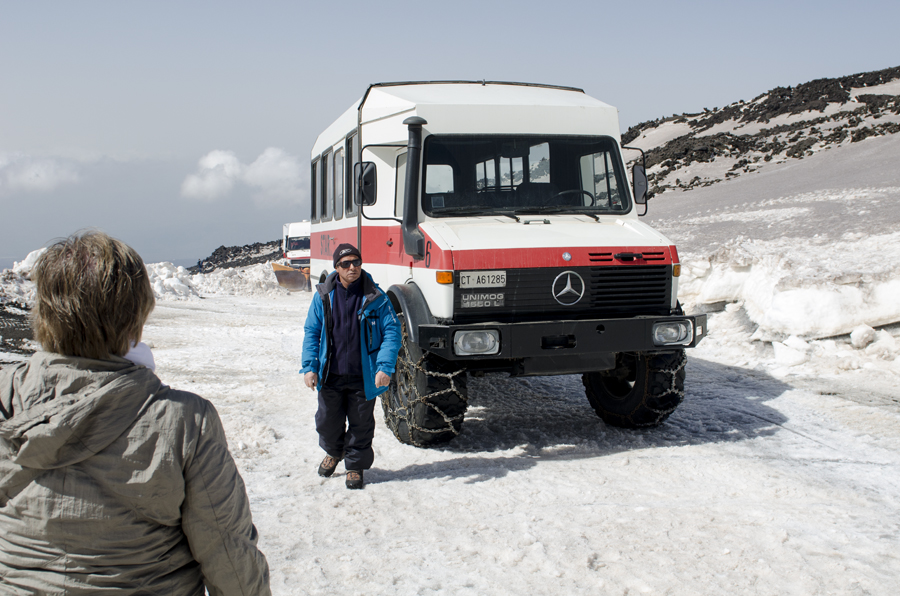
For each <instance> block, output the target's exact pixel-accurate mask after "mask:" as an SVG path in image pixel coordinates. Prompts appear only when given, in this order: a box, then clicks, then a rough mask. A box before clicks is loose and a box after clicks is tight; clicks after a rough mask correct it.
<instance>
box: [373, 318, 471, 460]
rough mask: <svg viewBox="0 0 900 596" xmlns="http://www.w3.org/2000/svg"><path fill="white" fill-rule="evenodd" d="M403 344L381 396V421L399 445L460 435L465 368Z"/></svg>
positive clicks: (436, 441)
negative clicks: (386, 386)
mask: <svg viewBox="0 0 900 596" xmlns="http://www.w3.org/2000/svg"><path fill="white" fill-rule="evenodd" d="M401 325H402V327H403V343H402V345H401V347H400V352H399V354H397V370H396V372H395V373H394V375H392V377H391V386H390V388H389V389H388V390H387V391H386V392H384V393H382V394H381V405H382V407H383V408H384V420H385V422H386V423H387V426H388V428H390V429H391V431H392V432H393V433H394V436H395V437H397V440H398V441H400V442H401V443H407V444H410V445H415V446H417V447H428V446H431V445H437V444H440V443H446V442H447V441H449V440H450V439H452V438H453V437H455V436H456V435H458V434H459V432H460V430H461V428H462V423H463V418H464V417H465V414H466V408H467V407H468V391H467V387H466V372H465V369H463V368H460V367H459V366H457V365H455V364H453V363H451V362H449V361H447V360H444V359H443V358H440V357H438V356H435V355H434V354H431V353H430V352H423V351H422V350H421V349H420V348H419V347H418V346H416V345H414V344H412V343H411V342H410V341H409V335H408V334H407V332H406V323H405V321H402V317H401Z"/></svg>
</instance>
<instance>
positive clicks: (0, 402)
mask: <svg viewBox="0 0 900 596" xmlns="http://www.w3.org/2000/svg"><path fill="white" fill-rule="evenodd" d="M32 278H33V279H34V281H35V284H36V287H37V301H36V305H35V308H34V312H33V326H34V330H35V337H36V339H37V340H38V341H39V342H40V343H41V345H42V347H43V350H44V351H40V352H37V353H36V354H34V356H32V357H31V359H30V360H29V361H28V362H24V363H22V364H19V365H17V366H14V367H11V368H7V369H5V370H3V371H0V594H4V595H6V594H23V595H24V594H45V593H54V594H68V595H75V594H92V595H94V594H98V595H103V594H117V595H119V594H172V595H197V596H202V595H203V594H204V588H205V589H206V590H208V592H209V594H210V595H212V596H216V595H219V594H245V595H251V594H252V595H254V596H256V595H264V594H269V569H268V565H267V563H266V559H265V557H264V556H263V554H262V553H261V552H260V551H259V549H258V548H257V546H256V543H257V532H256V528H255V527H254V526H253V522H252V519H251V517H250V507H249V503H248V500H247V493H246V490H245V488H244V483H243V481H242V480H241V477H240V475H239V474H238V471H237V468H236V467H235V464H234V460H233V459H232V458H231V455H230V454H229V452H228V446H227V444H226V442H225V434H224V431H223V429H222V424H221V422H220V420H219V417H218V415H217V413H216V410H215V408H214V407H213V406H212V404H210V403H209V402H208V401H206V400H205V399H203V398H201V397H199V396H197V395H194V394H192V393H187V392H185V391H176V390H174V389H170V388H169V387H167V386H166V385H163V384H162V382H160V380H159V379H158V378H157V377H156V375H155V374H154V372H153V369H154V366H153V358H152V355H151V354H150V351H149V348H146V346H144V345H143V344H139V342H140V339H141V332H142V330H143V327H144V323H145V322H146V320H147V317H148V316H149V314H150V311H151V310H153V306H154V299H153V292H152V290H151V288H150V282H149V278H148V275H147V270H146V268H145V267H144V263H143V261H142V260H141V257H140V256H139V255H138V254H137V252H135V251H134V250H133V249H132V248H130V247H129V246H127V245H126V244H124V243H122V242H120V241H118V240H115V239H113V238H110V237H109V236H107V235H106V234H103V233H100V232H88V233H84V234H81V235H76V236H72V237H70V238H68V239H66V240H63V241H60V242H58V243H56V244H54V245H53V246H51V247H50V248H49V249H47V251H46V252H45V253H44V254H43V255H42V256H41V257H40V259H39V260H38V262H37V264H36V265H35V268H34V271H33V273H32ZM132 346H136V347H138V349H132Z"/></svg>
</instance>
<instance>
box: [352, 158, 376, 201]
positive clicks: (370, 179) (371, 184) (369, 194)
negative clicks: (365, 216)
mask: <svg viewBox="0 0 900 596" xmlns="http://www.w3.org/2000/svg"><path fill="white" fill-rule="evenodd" d="M375 171H376V170H375V164H374V163H372V162H371V161H364V162H361V163H358V164H356V167H355V168H354V175H355V176H356V183H357V191H356V204H357V205H365V206H366V207H369V206H371V205H374V204H375V189H376V188H377V187H378V185H377V184H376V176H375Z"/></svg>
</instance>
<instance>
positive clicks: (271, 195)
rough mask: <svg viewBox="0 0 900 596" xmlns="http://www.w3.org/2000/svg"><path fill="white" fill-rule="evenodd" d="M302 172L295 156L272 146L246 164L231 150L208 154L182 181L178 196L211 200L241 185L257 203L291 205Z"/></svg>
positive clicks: (297, 189)
mask: <svg viewBox="0 0 900 596" xmlns="http://www.w3.org/2000/svg"><path fill="white" fill-rule="evenodd" d="M302 172H303V169H302V168H301V166H300V159H299V158H298V157H296V156H294V155H290V154H288V153H286V152H285V151H284V150H283V149H278V148H276V147H269V148H268V149H266V150H265V151H263V152H262V154H261V155H260V156H259V157H257V158H256V160H255V161H254V162H253V163H251V164H247V165H245V164H242V163H241V162H240V160H239V159H238V158H237V156H236V155H235V154H234V152H232V151H220V150H216V151H210V152H209V153H208V154H206V155H205V156H204V157H202V158H201V159H200V162H199V163H198V164H197V172H196V173H194V174H191V175H189V176H188V177H187V178H185V179H184V182H183V183H182V184H181V194H182V196H185V197H188V198H191V199H200V200H207V201H213V200H215V199H219V198H222V197H224V196H226V195H227V194H228V193H230V192H231V191H232V189H234V187H235V186H236V185H239V184H241V185H245V186H248V187H250V188H252V189H253V190H254V191H255V193H254V199H256V200H258V201H261V202H268V203H277V202H294V201H297V200H298V199H299V197H300V194H301V192H302V191H301V189H302V188H303V176H302Z"/></svg>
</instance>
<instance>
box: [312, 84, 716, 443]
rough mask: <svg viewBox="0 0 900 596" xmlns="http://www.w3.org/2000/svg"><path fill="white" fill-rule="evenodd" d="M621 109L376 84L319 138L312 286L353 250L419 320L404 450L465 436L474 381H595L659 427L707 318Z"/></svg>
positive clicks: (535, 88) (589, 386)
mask: <svg viewBox="0 0 900 596" xmlns="http://www.w3.org/2000/svg"><path fill="white" fill-rule="evenodd" d="M621 149H622V148H621V147H620V141H619V122H618V112H617V110H616V109H615V108H613V107H611V106H609V105H607V104H605V103H603V102H601V101H598V100H596V99H594V98H592V97H589V96H587V95H586V94H585V93H584V92H583V91H582V90H580V89H574V88H568V87H553V86H546V85H533V84H523V83H497V82H487V81H480V82H465V81H452V82H424V83H381V84H376V85H371V86H370V87H369V89H368V90H367V91H366V93H365V94H364V95H363V97H362V99H361V100H360V101H358V102H356V103H354V104H353V105H352V106H351V107H350V108H349V109H348V110H347V111H346V112H345V113H344V114H343V115H342V116H341V117H340V118H338V119H337V120H336V121H335V122H334V123H333V124H332V125H331V126H329V127H328V128H327V129H326V130H325V131H324V132H323V133H322V134H321V135H320V136H319V137H318V139H317V141H316V143H315V145H314V147H313V150H312V154H311V158H312V189H311V190H312V205H311V221H312V254H311V261H310V267H311V272H312V276H313V277H315V278H318V279H324V276H325V275H327V274H328V273H329V272H330V271H331V270H332V260H331V256H332V253H333V251H334V248H335V247H336V246H337V245H338V244H340V243H342V242H350V243H353V244H355V245H357V246H358V247H359V248H360V251H361V253H362V256H363V267H364V269H365V270H366V271H368V272H369V273H370V274H371V275H372V276H373V278H374V279H375V281H376V282H378V284H379V285H381V287H382V288H384V289H385V290H386V292H387V293H388V296H389V297H390V298H391V301H392V302H393V304H394V307H395V309H396V310H397V312H398V313H399V314H400V318H401V321H402V322H403V327H404V333H403V347H402V348H401V350H400V355H399V358H398V366H397V373H396V374H395V375H394V378H393V379H392V384H391V389H390V391H389V392H388V393H387V394H386V395H385V396H384V397H383V399H382V404H383V406H384V410H385V418H386V421H387V423H388V426H389V427H390V428H391V429H392V430H393V432H394V434H395V435H396V436H397V438H398V439H399V440H400V441H402V442H406V443H412V444H415V445H431V444H435V443H440V442H443V441H446V440H449V439H452V438H453V437H454V436H456V435H457V434H458V433H459V432H460V429H461V426H462V421H463V418H464V415H465V411H466V406H467V400H468V391H467V384H466V375H467V374H474V375H478V374H483V373H484V372H486V371H492V372H496V371H501V372H506V373H509V374H510V375H522V376H524V375H556V374H573V373H579V374H582V377H583V381H584V385H585V390H586V393H587V397H588V399H589V401H590V403H591V405H592V406H593V407H594V409H595V411H596V412H597V414H598V415H600V416H601V417H602V418H603V419H604V420H605V421H606V422H608V423H610V424H614V425H618V426H625V427H640V426H652V425H656V424H659V423H661V422H662V421H663V420H665V418H666V417H668V415H669V414H670V413H671V412H672V411H674V410H675V408H676V407H677V406H678V404H679V403H680V402H681V400H682V399H683V395H684V391H683V386H684V364H685V356H684V350H685V348H689V347H692V346H694V345H696V344H697V342H698V341H700V339H701V338H702V337H703V335H704V334H705V332H706V316H705V315H697V316H685V315H684V314H683V313H682V312H681V308H680V306H679V304H678V302H677V292H678V277H679V274H680V263H679V260H678V253H677V250H676V248H675V246H674V245H673V244H672V242H671V241H669V240H668V239H667V238H666V237H665V236H663V235H662V234H660V233H659V232H657V231H656V230H654V229H653V228H651V227H650V226H648V225H646V224H644V223H643V222H642V221H640V220H639V219H638V217H639V213H638V211H639V210H644V211H646V198H645V197H646V175H645V172H644V169H643V167H642V166H640V165H638V166H635V168H634V170H633V179H634V182H633V183H632V184H631V185H629V181H628V176H627V173H626V170H625V167H624V162H623V160H622V154H621Z"/></svg>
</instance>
